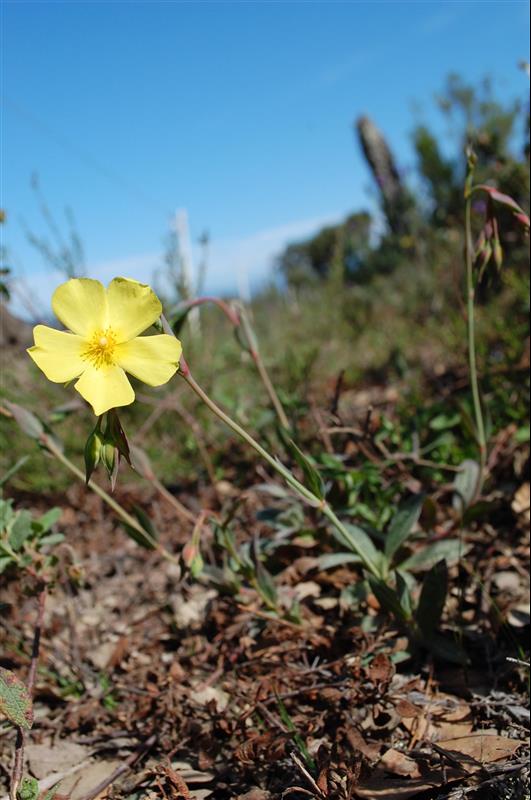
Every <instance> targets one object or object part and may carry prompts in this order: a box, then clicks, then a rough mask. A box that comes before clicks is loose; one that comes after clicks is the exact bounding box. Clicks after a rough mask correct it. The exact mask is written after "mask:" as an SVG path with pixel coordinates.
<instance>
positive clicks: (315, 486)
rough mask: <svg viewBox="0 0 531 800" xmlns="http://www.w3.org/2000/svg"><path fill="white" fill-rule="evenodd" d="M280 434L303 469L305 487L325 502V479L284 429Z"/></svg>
mask: <svg viewBox="0 0 531 800" xmlns="http://www.w3.org/2000/svg"><path fill="white" fill-rule="evenodd" d="M278 433H279V436H280V438H281V439H282V442H283V444H284V445H285V447H286V449H287V450H288V451H289V453H290V454H291V455H292V456H293V458H294V459H295V461H296V462H297V464H298V465H299V467H300V468H301V469H302V472H303V475H304V484H305V486H306V487H307V488H308V489H309V490H310V491H311V492H312V493H313V494H314V495H315V496H316V497H318V498H319V500H324V496H325V488H324V483H323V479H322V478H321V475H320V473H319V472H318V470H317V469H316V468H315V467H314V465H313V464H312V462H311V461H310V459H309V458H308V456H306V455H305V454H304V453H303V452H302V450H301V449H300V448H299V447H298V446H297V445H296V444H295V442H294V441H293V439H291V438H290V437H289V436H288V435H287V434H286V432H285V431H284V429H283V428H280V427H279V428H278Z"/></svg>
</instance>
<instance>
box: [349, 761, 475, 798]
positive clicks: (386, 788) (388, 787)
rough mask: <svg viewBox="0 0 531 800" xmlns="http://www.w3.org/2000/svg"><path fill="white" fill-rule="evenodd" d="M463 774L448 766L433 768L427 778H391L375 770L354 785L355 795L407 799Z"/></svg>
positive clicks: (463, 775) (459, 777) (381, 771)
mask: <svg viewBox="0 0 531 800" xmlns="http://www.w3.org/2000/svg"><path fill="white" fill-rule="evenodd" d="M465 774H466V773H465V772H464V771H462V770H459V769H455V768H454V767H449V768H447V769H445V770H442V769H441V770H434V771H433V772H432V773H430V776H429V777H427V778H392V777H389V776H388V775H386V774H385V772H384V771H383V770H377V771H376V772H374V773H373V775H372V776H371V778H369V779H368V780H366V781H363V782H362V783H360V784H359V785H358V786H357V787H356V789H355V793H356V797H360V798H366V800H380V798H382V800H383V799H384V798H385V800H408V798H410V797H415V795H417V794H421V792H427V791H428V790H429V789H434V788H437V787H438V786H443V785H446V784H447V783H452V782H453V781H457V780H460V779H461V778H463V777H465Z"/></svg>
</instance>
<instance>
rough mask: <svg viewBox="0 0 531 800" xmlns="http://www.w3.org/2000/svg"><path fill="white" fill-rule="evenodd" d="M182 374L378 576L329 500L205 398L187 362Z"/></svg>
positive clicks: (230, 426) (377, 571)
mask: <svg viewBox="0 0 531 800" xmlns="http://www.w3.org/2000/svg"><path fill="white" fill-rule="evenodd" d="M179 374H180V375H181V377H182V378H184V380H185V381H186V383H187V384H188V385H189V386H190V388H191V389H192V390H193V391H194V392H195V393H196V395H197V396H198V397H199V398H200V399H201V400H202V401H203V403H205V405H206V406H208V408H209V409H210V410H211V411H212V412H213V413H214V414H215V415H216V416H217V417H219V419H221V420H222V421H223V422H224V423H225V425H227V426H228V427H229V428H230V429H231V430H232V431H234V433H236V434H237V435H238V436H239V437H240V438H241V439H243V440H244V441H245V442H247V444H248V445H250V446H251V447H252V448H253V449H254V450H255V451H256V452H257V453H258V454H259V455H260V456H261V457H262V458H263V459H264V460H265V461H267V463H268V464H269V465H270V466H271V467H273V469H274V470H275V471H276V472H278V474H279V475H281V476H282V477H283V478H284V480H285V481H286V483H287V484H288V485H289V486H291V488H292V489H294V490H295V491H296V492H297V493H298V494H299V495H301V496H302V497H303V498H304V499H305V500H306V502H307V503H309V504H310V505H311V506H313V507H314V508H318V509H319V510H320V511H321V513H322V514H324V516H325V517H327V518H328V519H329V520H330V522H331V523H332V525H333V526H334V527H335V528H336V530H337V531H338V533H339V534H340V538H341V540H342V541H343V542H344V543H346V544H347V545H348V546H349V547H350V548H351V549H352V550H353V551H354V552H355V553H357V555H358V556H359V557H360V559H361V561H362V563H363V564H364V566H365V567H366V569H367V570H368V571H369V572H371V573H372V574H373V575H379V570H378V567H377V565H376V564H373V563H372V561H370V560H369V559H367V558H366V556H365V555H364V554H363V553H362V552H361V551H360V549H359V547H358V545H357V543H356V541H355V539H354V538H353V536H352V534H351V533H350V531H349V530H348V528H346V527H345V525H343V523H342V522H341V520H340V519H339V518H338V517H337V516H336V514H335V512H334V511H333V510H332V508H331V507H330V506H329V505H328V503H327V502H326V500H322V499H321V498H319V497H317V495H315V494H314V493H313V492H312V491H310V489H308V488H307V487H306V486H304V485H303V484H302V483H300V481H298V480H297V478H295V476H294V475H292V473H291V472H290V470H289V469H287V467H285V466H284V465H283V464H282V463H281V462H280V461H278V459H276V458H274V457H273V456H272V455H270V453H268V452H267V450H265V449H264V448H263V447H262V445H260V444H259V443H258V442H257V441H256V440H255V439H253V437H252V436H251V435H250V434H249V433H247V431H246V430H245V429H244V428H242V427H241V426H240V425H238V423H237V422H235V421H234V420H233V419H232V418H231V417H229V416H228V414H226V413H225V412H224V411H222V410H221V408H219V406H217V405H216V403H214V401H213V400H211V399H210V397H209V396H208V395H207V394H206V392H205V391H204V390H203V389H202V388H201V387H200V386H199V384H198V383H197V382H196V381H195V379H194V378H193V376H192V374H191V372H190V370H189V368H188V365H187V364H186V362H185V361H184V359H182V360H181V369H180V371H179Z"/></svg>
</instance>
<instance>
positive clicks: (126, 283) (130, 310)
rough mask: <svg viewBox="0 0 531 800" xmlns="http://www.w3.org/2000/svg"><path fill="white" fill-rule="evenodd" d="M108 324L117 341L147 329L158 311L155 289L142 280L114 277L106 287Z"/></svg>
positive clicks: (159, 313) (122, 340) (159, 312)
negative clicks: (141, 281)
mask: <svg viewBox="0 0 531 800" xmlns="http://www.w3.org/2000/svg"><path fill="white" fill-rule="evenodd" d="M107 303H108V306H109V325H110V327H111V328H112V330H113V332H114V334H115V336H116V340H117V341H118V342H127V341H129V340H130V339H134V337H135V336H138V334H139V333H142V332H143V331H145V330H147V328H149V327H150V325H153V323H154V322H155V320H157V319H158V318H159V317H160V315H161V314H162V305H161V303H160V300H159V299H158V297H157V295H156V294H155V292H154V291H153V290H152V289H150V287H149V286H146V285H145V284H144V283H138V281H132V280H129V278H115V279H114V280H113V281H111V283H110V284H109V288H108V289H107Z"/></svg>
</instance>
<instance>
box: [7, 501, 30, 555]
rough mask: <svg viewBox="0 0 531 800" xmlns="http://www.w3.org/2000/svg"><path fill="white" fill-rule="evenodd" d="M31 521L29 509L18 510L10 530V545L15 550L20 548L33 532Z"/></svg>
mask: <svg viewBox="0 0 531 800" xmlns="http://www.w3.org/2000/svg"><path fill="white" fill-rule="evenodd" d="M31 523H32V517H31V514H30V512H29V511H26V510H25V509H24V510H23V511H19V512H18V514H17V515H16V517H15V521H14V522H13V524H12V525H11V530H10V532H9V546H10V547H11V548H12V549H13V550H14V551H15V552H17V551H18V550H20V548H21V547H22V545H23V544H24V542H25V541H26V539H28V538H29V537H30V536H31V534H32V533H33V528H32V525H31Z"/></svg>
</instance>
